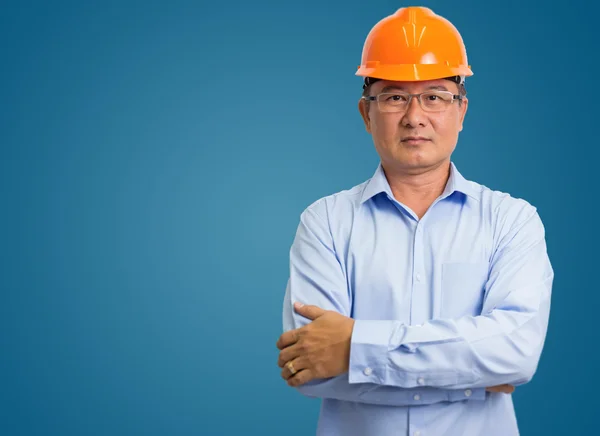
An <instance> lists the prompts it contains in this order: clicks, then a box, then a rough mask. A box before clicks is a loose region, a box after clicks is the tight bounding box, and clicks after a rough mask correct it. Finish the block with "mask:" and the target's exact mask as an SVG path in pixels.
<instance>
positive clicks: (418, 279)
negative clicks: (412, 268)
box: [415, 274, 421, 282]
mask: <svg viewBox="0 0 600 436" xmlns="http://www.w3.org/2000/svg"><path fill="white" fill-rule="evenodd" d="M415 278H416V279H417V281H418V282H420V281H421V274H417V275H416V276H415Z"/></svg>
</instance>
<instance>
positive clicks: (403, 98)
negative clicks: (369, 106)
mask: <svg viewBox="0 0 600 436" xmlns="http://www.w3.org/2000/svg"><path fill="white" fill-rule="evenodd" d="M413 97H417V99H418V100H419V104H420V105H421V108H422V109H423V110H424V111H427V112H442V111H444V110H446V109H447V108H448V107H449V106H450V105H451V104H452V103H453V102H454V101H456V100H462V98H463V97H462V95H455V94H452V93H451V92H450V91H425V92H421V93H420V94H408V93H406V92H400V91H394V92H383V93H381V94H377V95H375V96H364V97H362V98H364V99H365V100H369V101H377V106H378V107H379V110H380V111H381V112H404V111H405V110H406V109H408V107H409V106H410V102H411V100H412V98H413Z"/></svg>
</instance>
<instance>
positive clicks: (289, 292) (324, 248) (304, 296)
mask: <svg viewBox="0 0 600 436" xmlns="http://www.w3.org/2000/svg"><path fill="white" fill-rule="evenodd" d="M296 301H299V302H301V303H304V304H311V305H315V306H319V307H321V308H322V309H325V310H333V311H336V312H339V313H341V314H342V315H345V316H350V313H351V310H350V308H351V295H350V293H349V288H348V285H347V281H346V277H345V273H344V271H343V268H342V264H341V263H340V262H339V260H338V257H337V255H336V252H335V249H334V244H333V240H332V237H331V232H330V230H329V226H328V225H327V224H326V221H325V220H324V219H322V218H321V217H320V216H319V215H317V214H316V212H314V211H313V210H311V209H307V210H306V211H304V213H303V214H302V215H301V218H300V224H299V226H298V229H297V232H296V236H295V239H294V242H293V244H292V247H291V250H290V277H289V280H288V283H287V287H286V292H285V297H284V303H283V330H284V331H288V330H291V329H296V328H300V327H302V326H304V325H306V324H307V323H308V322H310V320H308V319H307V318H304V317H302V316H301V315H299V314H297V313H296V312H295V311H294V309H293V303H294V302H296ZM384 384H385V383H381V382H379V383H372V382H370V381H368V380H366V381H364V382H357V381H356V380H354V383H352V384H351V383H350V381H349V374H348V373H346V374H343V375H340V376H337V377H333V378H328V379H317V380H312V381H311V382H308V383H306V384H304V385H302V386H299V387H297V388H296V389H297V390H298V391H300V392H301V393H302V394H304V395H306V396H308V397H316V398H331V399H337V400H344V401H353V402H360V403H369V404H380V405H388V406H411V405H423V404H433V403H438V402H442V401H463V400H484V399H485V396H486V392H485V389H478V390H475V389H474V390H472V391H471V390H470V391H467V392H466V393H465V391H462V390H455V389H440V388H434V387H428V386H417V387H413V388H404V387H394V386H385V385H384Z"/></svg>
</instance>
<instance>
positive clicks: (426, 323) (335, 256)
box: [283, 162, 554, 436]
mask: <svg viewBox="0 0 600 436" xmlns="http://www.w3.org/2000/svg"><path fill="white" fill-rule="evenodd" d="M450 167H451V168H450V178H449V179H448V183H447V184H446V187H445V190H444V192H443V194H442V195H441V196H440V197H439V198H438V199H436V201H435V202H434V203H433V204H432V205H431V207H430V208H429V210H428V211H427V212H426V213H425V215H424V216H423V217H422V218H421V219H419V218H418V217H417V215H415V213H414V212H412V211H411V210H410V208H408V207H407V206H405V205H403V204H401V203H399V202H398V201H396V200H395V199H394V197H393V195H392V191H391V189H390V186H389V184H388V182H387V179H386V177H385V173H384V172H383V169H382V167H381V164H379V166H378V168H377V170H376V172H375V174H374V175H373V177H372V178H370V179H369V180H367V181H366V182H364V183H362V184H360V185H358V186H355V187H354V188H352V189H350V190H346V191H342V192H338V193H336V194H333V195H330V196H327V197H324V198H321V199H319V200H318V201H316V202H315V203H313V204H312V205H310V206H309V207H308V208H307V209H306V210H304V212H303V213H302V215H301V218H300V224H299V226H298V230H297V233H296V236H295V239H294V242H293V244H292V247H291V250H290V277H289V281H288V284H287V289H286V293H285V298H284V306H283V329H284V331H287V330H290V329H294V328H298V327H301V326H303V325H305V324H307V323H308V322H310V321H309V320H308V319H306V318H304V317H302V316H300V315H298V314H297V313H295V312H294V310H293V306H292V305H293V302H295V301H299V302H302V303H304V304H311V305H317V306H319V307H321V308H324V309H327V310H334V311H337V312H339V313H341V314H343V315H346V316H349V317H352V318H353V319H355V325H354V330H353V333H352V340H351V351H350V368H349V372H348V373H346V374H344V375H340V376H338V377H334V378H330V379H325V380H323V379H321V380H313V381H312V382H309V383H308V384H305V385H303V386H300V387H298V388H297V389H298V390H299V391H300V392H301V393H303V394H304V395H307V396H309V397H318V398H322V399H323V401H322V405H321V411H320V416H319V419H318V424H317V427H318V430H317V434H318V435H323V436H325V435H326V436H355V435H356V436H358V435H360V436H388V435H389V436H392V435H394V436H400V435H402V436H404V435H407V436H444V435H448V436H460V435H465V436H471V435H473V436H475V435H476V436H479V435H485V436H512V435H518V434H519V431H518V426H517V420H516V415H515V410H514V407H513V402H512V396H511V395H509V394H502V393H490V392H486V391H485V388H486V387H489V386H495V385H500V384H504V383H509V384H513V385H516V386H519V385H522V384H524V383H527V382H528V381H530V380H531V378H532V377H533V375H534V373H535V372H536V369H537V366H538V362H539V359H540V354H541V352H542V347H543V344H544V341H545V336H546V331H547V326H548V316H549V311H550V297H551V290H552V282H553V278H554V273H553V269H552V266H551V264H550V261H549V258H548V255H547V250H546V242H545V232H544V226H543V224H542V222H541V220H540V217H539V215H538V213H537V210H536V208H535V207H533V206H532V205H530V204H529V203H528V202H526V201H524V200H522V199H516V198H513V197H511V196H510V195H508V194H506V193H502V192H499V191H493V190H491V189H489V188H487V187H485V186H482V185H480V184H477V183H475V182H472V181H468V180H466V179H465V178H463V177H462V175H461V174H460V173H459V172H458V170H457V168H456V166H455V164H454V163H453V162H452V163H451V165H450Z"/></svg>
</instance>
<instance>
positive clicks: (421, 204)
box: [384, 161, 450, 218]
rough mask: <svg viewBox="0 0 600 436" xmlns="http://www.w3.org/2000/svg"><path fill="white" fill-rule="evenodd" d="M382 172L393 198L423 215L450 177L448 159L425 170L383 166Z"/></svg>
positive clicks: (442, 190)
mask: <svg viewBox="0 0 600 436" xmlns="http://www.w3.org/2000/svg"><path fill="white" fill-rule="evenodd" d="M384 173H385V176H386V178H387V180H388V183H389V185H390V188H391V189H392V194H393V195H394V198H395V199H396V200H398V201H399V202H400V203H403V204H405V205H407V206H408V207H410V208H411V209H413V211H414V212H415V213H416V214H417V215H418V216H419V218H420V217H421V216H423V215H424V214H425V212H426V211H427V209H429V206H431V204H432V203H433V202H434V201H435V200H436V199H437V198H438V197H439V196H440V195H441V194H442V192H444V189H445V187H446V184H447V183H448V178H449V177H450V161H445V162H443V163H442V164H441V165H439V166H437V167H434V168H431V169H428V170H425V171H413V172H408V171H402V170H395V169H394V168H389V169H387V168H385V167H384Z"/></svg>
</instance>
